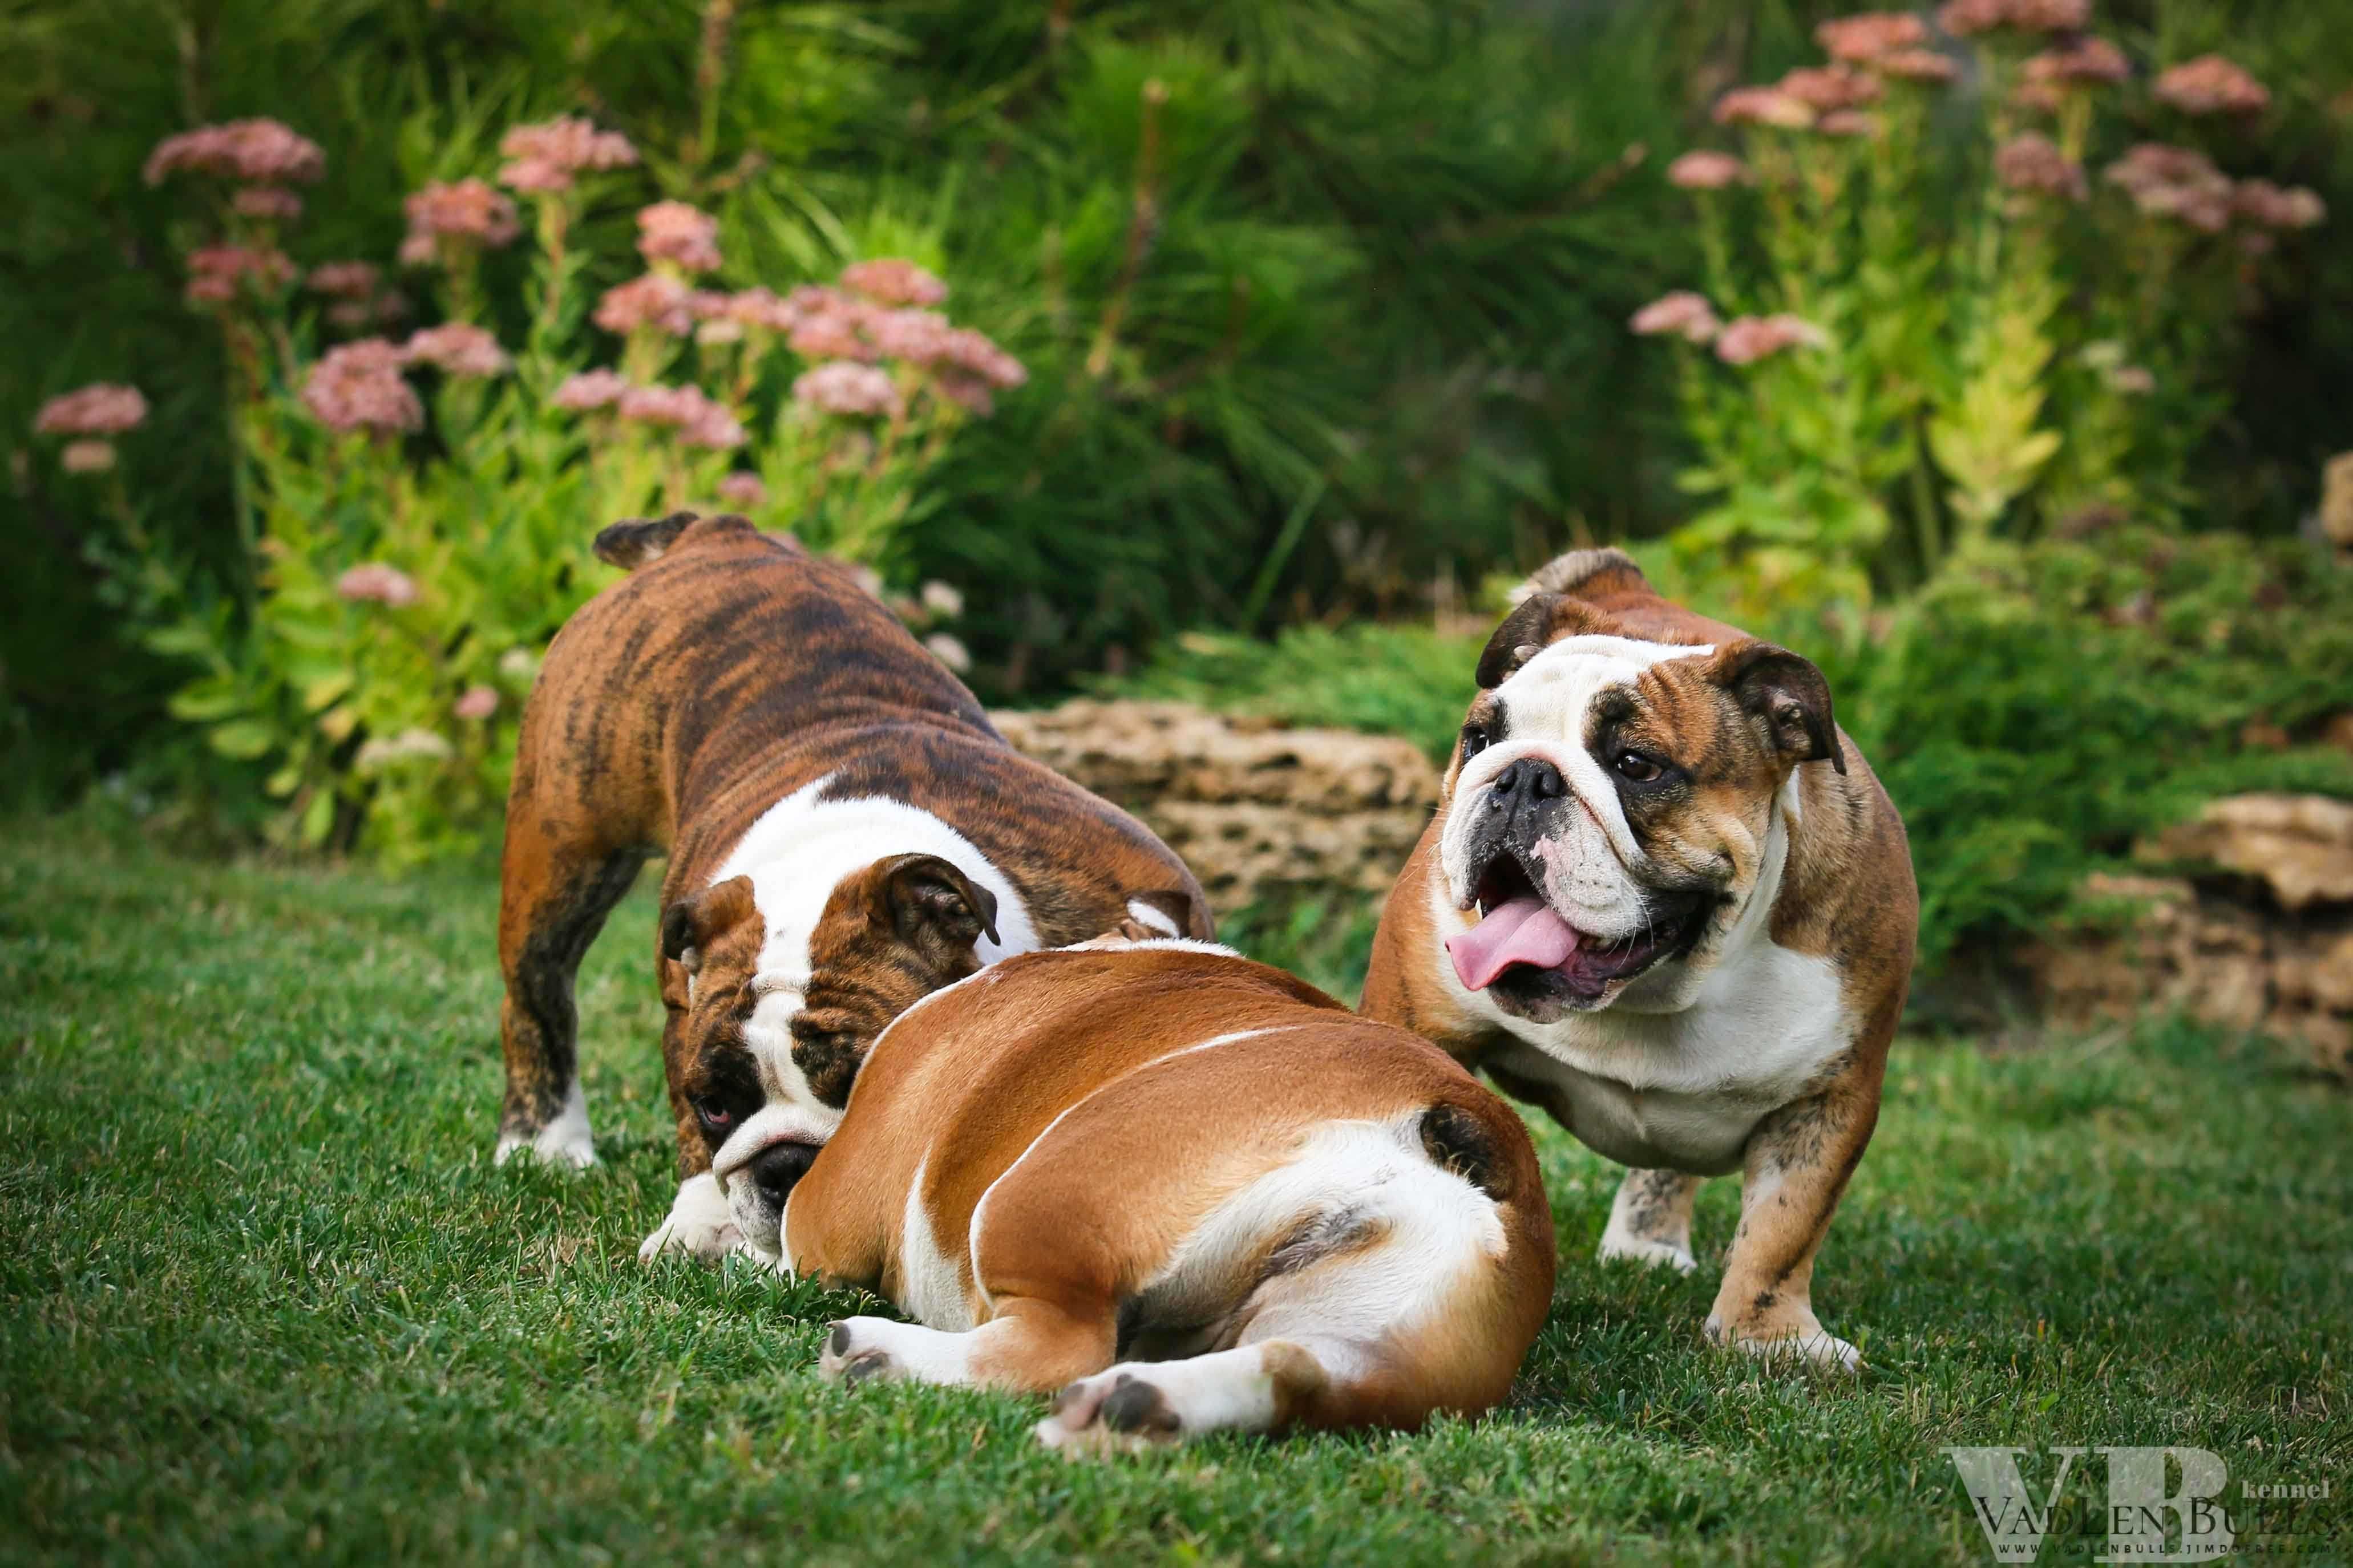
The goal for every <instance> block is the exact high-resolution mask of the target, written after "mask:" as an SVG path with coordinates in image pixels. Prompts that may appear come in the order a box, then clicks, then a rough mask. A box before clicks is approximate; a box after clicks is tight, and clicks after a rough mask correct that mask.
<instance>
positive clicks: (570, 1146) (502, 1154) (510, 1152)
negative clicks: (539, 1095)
mask: <svg viewBox="0 0 2353 1568" xmlns="http://www.w3.org/2000/svg"><path fill="white" fill-rule="evenodd" d="M526 1151H528V1152H531V1153H533V1154H536V1155H538V1156H539V1157H540V1158H541V1159H542V1160H544V1161H546V1162H547V1163H549V1164H551V1165H570V1166H572V1167H573V1168H575V1170H583V1171H585V1170H586V1169H587V1168H588V1167H589V1166H591V1165H593V1164H595V1163H596V1139H595V1138H594V1137H592V1136H591V1135H590V1133H589V1131H588V1095H587V1092H586V1090H584V1089H582V1088H581V1087H580V1079H579V1076H578V1074H577V1073H576V1072H575V1074H574V1076H573V1079H572V1089H571V1092H569V1093H568V1094H566V1095H565V1097H564V1109H563V1110H560V1111H558V1112H557V1113H556V1116H555V1120H554V1121H550V1122H549V1123H548V1124H547V1125H546V1126H544V1127H543V1128H541V1129H540V1130H539V1131H538V1133H537V1134H536V1135H535V1136H533V1137H532V1138H530V1139H528V1140H526V1139H522V1138H512V1137H509V1138H501V1139H500V1140H499V1148H498V1153H497V1154H496V1156H495V1157H494V1158H495V1160H496V1163H499V1164H501V1165H503V1164H505V1163H507V1161H508V1160H510V1159H512V1157H514V1156H515V1155H517V1154H520V1153H522V1152H526Z"/></svg>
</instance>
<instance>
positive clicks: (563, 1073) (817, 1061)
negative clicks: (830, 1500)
mask: <svg viewBox="0 0 2353 1568" xmlns="http://www.w3.org/2000/svg"><path fill="white" fill-rule="evenodd" d="M596 553H597V555H598V556H599V557H600V558H602V559H603V560H605V561H607V562H608V563H611V564H613V565H616V566H620V567H624V568H626V569H628V572H629V575H628V577H626V578H624V579H622V580H621V581H620V582H618V583H616V584H613V585H612V586H611V587H609V588H607V589H606V590H605V591H604V592H603V593H602V594H599V595H597V596H596V598H594V599H592V600H590V601H589V602H588V603H587V604H586V605H583V606H582V607H581V609H580V611H579V612H578V613H577V614H576V615H575V616H573V617H572V619H571V620H570V621H569V622H567V623H566V624H565V627H564V630H563V631H562V632H561V633H560V634H559V635H558V636H557V637H556V638H555V641H554V644H553V646H551V647H549V649H548V654H547V661H546V664H545V666H544V668H543V669H542V670H541V672H540V677H539V681H538V684H537V685H536V686H535V687H534V688H533V690H532V694H531V700H530V702H529V704H528V705H527V706H526V707H525V708H524V710H523V718H522V735H521V737H520V739H519V740H518V742H516V751H515V767H514V782H513V784H512V788H511V790H510V793H509V795H508V798H507V833H506V849H505V857H504V861H503V866H502V885H501V897H500V907H499V962H500V965H501V969H502V970H503V971H504V973H505V976H506V993H507V994H506V1003H505V1006H504V1009H503V1012H502V1014H501V1036H502V1040H503V1044H504V1047H505V1053H506V1079H507V1087H506V1106H505V1111H504V1114H503V1116H502V1117H501V1121H500V1124H499V1143H498V1157H499V1159H500V1160H501V1161H503V1160H505V1159H506V1158H508V1157H509V1156H510V1155H512V1154H513V1153H516V1152H519V1151H525V1150H528V1151H532V1152H535V1153H537V1154H538V1155H539V1156H541V1157H542V1158H545V1159H550V1160H554V1161H558V1162H565V1163H571V1164H575V1165H587V1164H590V1163H594V1161H595V1159H596V1154H595V1150H594V1146H593V1144H592V1142H591V1140H590V1136H589V1131H588V1110H587V1103H586V1099H585V1097H584V1096H583V1094H582V1092H581V1088H580V1079H579V1072H578V1066H577V1060H576V1056H575V1038H574V1037H575V1028H576V1022H575V1013H574V1007H573V997H572V990H573V978H574V974H575V971H576V970H577V969H578V967H579V963H580V958H581V955H582V953H584V952H586V950H587V947H588V944H589V942H592V941H593V940H595V938H596V932H597V930H598V928H599V927H601V926H602V925H603V924H604V922H605V917H606V915H607V913H609V912H610V911H611V910H612V908H613V906H614V905H615V904H616V903H617V902H618V901H619V900H620V898H621V895H622V894H623V893H625V892H626V891H628V887H629V884H630V882H631V881H632V880H633V879H635V878H636V876H637V873H638V867H639V865H640V864H642V863H643V862H644V861H645V860H646V859H648V858H649V857H651V856H654V855H657V854H661V853H664V852H667V853H668V855H669V857H670V866H669V870H668V872H667V873H666V875H665V876H664V878H663V880H662V915H661V921H660V927H659V933H658V939H657V942H656V950H655V954H654V971H655V977H656V979H657V981H658V982H659V985H660V988H661V998H662V1005H663V1006H664V1007H665V1008H666V1009H667V1014H668V1016H667V1018H666V1020H665V1022H664V1024H663V1026H662V1060H663V1065H664V1067H665V1068H666V1069H667V1071H668V1075H669V1079H670V1110H671V1112H672V1114H673V1115H674V1116H675V1118H676V1120H677V1125H678V1166H679V1175H680V1178H681V1180H680V1185H679V1192H678V1197H677V1201H676V1202H675V1204H674V1205H672V1207H671V1209H670V1217H669V1218H668V1219H666V1220H665V1221H664V1222H663V1223H662V1224H661V1225H660V1226H659V1227H657V1228H656V1229H655V1231H654V1232H653V1234H652V1235H650V1236H649V1237H647V1238H646V1241H645V1245H644V1247H642V1248H641V1249H640V1253H641V1256H643V1257H645V1258H648V1259H650V1258H653V1257H654V1256H655V1255H656V1254H658V1253H659V1252H661V1251H663V1250H664V1249H666V1248H677V1249H680V1250H683V1251H686V1252H690V1253H693V1254H696V1255H698V1256H702V1257H705V1258H712V1257H717V1256H719V1255H720V1254H722V1253H724V1252H727V1251H729V1250H732V1249H734V1248H737V1247H748V1248H749V1249H750V1250H753V1251H755V1252H763V1253H766V1254H771V1255H773V1254H774V1253H775V1251H776V1229H777V1222H778V1216H779V1215H780V1214H781V1213H782V1211H783V1208H784V1203H785V1199H786V1195H787V1194H789V1193H790V1192H791V1190H792V1186H793V1184H794V1183H795V1182H796V1181H797V1180H798V1179H799V1177H800V1176H801V1174H802V1173H804V1172H806V1171H807V1169H808V1167H809V1164H810V1163H811V1161H812V1160H813V1159H814V1158H815V1157H816V1153H817V1150H818V1146H819V1145H821V1144H823V1143H824V1142H825V1141H826V1140H827V1138H828V1137H829V1136H830V1135H831V1134H832V1132H833V1130H834V1128H835V1126H836V1125H837V1124H838V1123H839V1121H840V1120H841V1114H842V1108H843V1107H844V1106H845V1105H846V1104H847V1103H848V1101H849V1086H850V1083H851V1081H852V1080H853V1079H855V1078H856V1076H857V1073H858V1068H859V1065H860V1062H861V1061H862V1060H863V1059H864V1058H865V1055H866V1052H867V1050H868V1048H869V1047H871V1046H872V1045H873V1043H874V1040H875V1037H877V1036H879V1035H880V1034H881V1032H882V1030H883V1028H884V1026H886V1025H888V1024H889V1023H890V1022H891V1020H892V1019H893V1018H894V1017H896V1016H899V1014H901V1013H902V1012H904V1011H905V1010H906V1009H907V1007H908V1006H910V1005H912V1004H913V1003H914V1002H916V1001H917V1000H918V999H920V998H922V997H923V996H924V995H926V994H929V993H931V992H933V991H934V990H936V989H938V988H939V987H941V986H943V985H945V984H950V983H951V982H954V981H956V980H960V979H962V978H964V977H965V976H966V975H969V974H972V973H975V972H976V971H977V970H978V969H980V968H981V967H982V966H983V965H985V964H987V963H993V962H995V961H996V960H997V959H999V958H1002V957H1004V956H1005V955H1007V954H1008V953H1016V952H1029V951H1030V950H1032V949H1035V948H1040V947H1058V946H1061V945H1064V944H1067V943H1070V942H1078V941H1081V940H1082V939H1084V938H1087V937H1091V936H1092V935H1094V934H1095V933H1097V932H1099V931H1103V930H1104V929H1106V928H1107V927H1111V926H1113V925H1116V924H1118V923H1120V922H1122V921H1139V922H1141V923H1142V924H1143V925H1145V926H1146V927H1148V928H1150V929H1152V930H1155V931H1160V932H1163V933H1165V934H1166V935H1169V936H1172V937H1174V936H1187V937H1198V938H1206V937H1208V935H1209V934H1210V931H1209V921H1208V901H1207V900H1206V899H1204V897H1203V896H1202V893H1201V889H1200V885H1199V884H1198V882H1196V881H1195V880H1194V879H1193V877H1192V874H1191V873H1190V872H1189V871H1187V869H1186V868H1185V865H1184V863H1183V862H1182V861H1180V860H1179V859H1177V858H1176V856H1175V855H1173V854H1172V853H1170V852H1169V850H1168V848H1167V847H1166V846H1165V845H1163V844H1162V843H1161V842H1160V841H1159V840H1158V839H1157V838H1155V837H1153V835H1152V833H1151V832H1150V831H1149V830H1148V829H1146V828H1145V826H1143V825H1142V824H1141V823H1138V822H1137V821H1135V820H1134V818H1133V817H1131V816H1127V815H1126V814H1125V813H1124V812H1122V811H1119V810H1118V809H1116V808H1115V807H1113V806H1112V805H1108V804H1107V803H1105V802H1103V801H1102V800H1100V799H1097V798H1096V797H1095V796H1093V795H1089V794H1088V793H1087V792H1086V791H1084V790H1082V789H1081V788H1079V787H1078V786H1077V785H1076V784H1071V783H1070V782H1069V781H1068V780H1066V779H1064V778H1062V777H1061V776H1060V774H1058V773H1054V772H1052V771H1051V770H1050V769H1048V768H1045V767H1043V766H1041V765H1039V764H1038V763H1033V762H1030V761H1029V760H1028V759H1027V758H1025V757H1023V756H1021V755H1020V754H1018V752H1015V751H1014V750H1013V749H1012V748H1011V747H1010V746H1008V745H1007V744H1006V743H1005V742H1004V741H1003V740H1002V739H1001V738H999V736H998V735H997V731H995V730H993V729H992V728H990V726H989V722H988V720H987V716H986V715H985V714H984V713H983V712H982V711H981V708H980V704H979V703H978V702H977V701H976V700H974V698H973V696H972V693H971V692H969V691H967V690H965V688H964V686H963V684H962V683H961V682H959V681H958V680H957V679H955V677H954V676H953V675H951V674H949V673H948V672H947V670H945V669H944V668H941V666H940V664H939V661H938V660H936V659H934V658H932V656H931V655H930V654H928V653H926V652H925V651H924V650H923V647H921V646H919V645H918V644H917V643H916V642H915V640H914V639H913V637H910V636H908V634H907V632H906V631H905V629H904V628H902V626H900V625H899V623H898V621H897V620H896V619H895V618H894V617H893V616H892V615H891V613H890V612H889V611H888V610H886V609H885V608H884V607H883V606H882V605H881V604H879V603H877V602H876V601H875V599H874V598H873V597H872V596H871V595H869V594H867V593H866V592H865V591H864V590H862V589H861V588H860V586H859V585H858V583H857V581H856V579H855V578H853V577H852V576H851V575H850V574H849V572H848V571H847V570H846V569H844V568H843V567H841V566H839V565H837V564H834V563H830V562H827V561H823V560H819V559H817V558H816V557H813V556H811V555H809V554H808V553H807V552H806V551H803V550H802V549H800V548H799V547H798V546H797V545H795V544H792V543H789V542H786V541H784V540H781V539H778V538H775V537H772V536H769V535H765V534H762V533H760V532H758V531H755V530H754V528H753V527H752V525H751V524H750V523H749V522H747V521H744V519H742V518H740V517H718V518H709V519H698V518H697V517H696V516H695V515H694V514H692V513H691V512H681V513H679V514H677V515H675V516H672V517H669V518H665V519H663V520H661V521H658V522H653V521H634V522H621V523H616V524H614V525H613V526H612V527H610V528H607V529H606V530H605V531H603V532H602V533H600V534H598V535H597V537H596Z"/></svg>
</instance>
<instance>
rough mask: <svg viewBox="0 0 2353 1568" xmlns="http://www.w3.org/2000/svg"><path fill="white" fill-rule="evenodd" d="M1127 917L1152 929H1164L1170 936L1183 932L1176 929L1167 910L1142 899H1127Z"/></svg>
mask: <svg viewBox="0 0 2353 1568" xmlns="http://www.w3.org/2000/svg"><path fill="white" fill-rule="evenodd" d="M1127 918H1128V919H1130V920H1132V921H1134V922H1135V923H1136V924H1138V925H1140V926H1150V927H1151V928H1152V929H1153V930H1154V931H1166V932H1167V933H1168V934H1169V935H1170V936H1182V935H1184V934H1185V933H1184V932H1183V931H1178V930H1177V929H1176V920H1175V919H1174V918H1173V917H1172V916H1170V914H1169V913H1168V911H1167V910H1156V909H1154V908H1153V907H1152V906H1151V905H1150V904H1147V903H1145V901H1144V900H1142V899H1130V900H1127Z"/></svg>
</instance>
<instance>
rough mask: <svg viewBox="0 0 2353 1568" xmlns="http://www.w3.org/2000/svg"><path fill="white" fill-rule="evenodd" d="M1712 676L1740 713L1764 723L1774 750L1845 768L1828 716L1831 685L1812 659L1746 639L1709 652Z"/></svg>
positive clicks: (1785, 649) (1840, 749)
mask: <svg viewBox="0 0 2353 1568" xmlns="http://www.w3.org/2000/svg"><path fill="white" fill-rule="evenodd" d="M1715 679H1716V681H1717V683H1718V684H1719V685H1721V686H1722V687H1723V688H1724V689H1725V690H1727V691H1729V692H1731V693H1732V696H1733V699H1734V700H1736V701H1737V702H1738V703H1739V704H1740V706H1741V708H1742V710H1744V711H1746V712H1747V713H1749V714H1751V715H1753V716H1754V717H1756V718H1758V719H1762V720H1763V721H1765V728H1766V731H1767V733H1769V734H1770V735H1771V736H1772V737H1773V744H1774V745H1775V747H1777V748H1778V750H1780V751H1783V752H1789V753H1792V754H1793V755H1794V756H1795V758H1796V760H1797V761H1799V762H1801V763H1823V762H1826V763H1830V765H1831V767H1832V768H1833V769H1835V770H1836V771H1837V772H1839V773H1844V772H1846V755H1845V752H1844V749H1843V748H1842V747H1841V746H1840V744H1839V738H1838V725H1837V724H1836V723H1835V722H1834V721H1832V720H1831V683H1830V682H1829V681H1828V680H1826V679H1823V678H1822V672H1821V671H1820V670H1819V669H1817V668H1814V662H1813V660H1811V659H1810V658H1806V657H1805V656H1803V655H1802V654H1795V653H1791V652H1790V651H1789V650H1788V648H1785V647H1776V646H1775V645H1774V644H1772V643H1768V642H1759V641H1757V639H1756V638H1754V637H1752V638H1750V639H1748V640H1747V641H1746V642H1739V643H1735V644H1733V645H1732V646H1731V647H1727V648H1725V650H1724V651H1723V652H1721V653H1719V654H1717V655H1716V656H1715Z"/></svg>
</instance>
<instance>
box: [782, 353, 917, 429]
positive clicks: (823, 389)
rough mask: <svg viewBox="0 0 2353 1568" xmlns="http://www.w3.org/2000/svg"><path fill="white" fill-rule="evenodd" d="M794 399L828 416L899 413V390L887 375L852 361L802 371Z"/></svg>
mask: <svg viewBox="0 0 2353 1568" xmlns="http://www.w3.org/2000/svg"><path fill="white" fill-rule="evenodd" d="M793 398H794V401H796V402H798V403H805V404H807V405H809V406H810V407H812V408H815V409H818V410H819V411H821V412H823V413H827V414H845V415H875V414H896V413H898V412H899V407H900V404H899V388H898V387H897V385H896V384H893V383H892V380H891V377H890V374H889V373H888V372H885V371H881V370H877V369H875V368H874V367H873V366H872V365H867V364H859V363H855V362H854V361H849V360H835V361H832V362H830V363H826V364H821V365H818V366H817V367H815V368H814V369H811V370H805V371H803V372H802V373H801V374H799V375H798V376H797V378H795V380H794V382H793Z"/></svg>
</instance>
